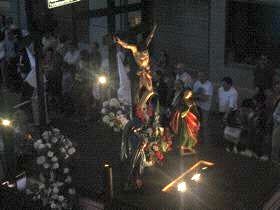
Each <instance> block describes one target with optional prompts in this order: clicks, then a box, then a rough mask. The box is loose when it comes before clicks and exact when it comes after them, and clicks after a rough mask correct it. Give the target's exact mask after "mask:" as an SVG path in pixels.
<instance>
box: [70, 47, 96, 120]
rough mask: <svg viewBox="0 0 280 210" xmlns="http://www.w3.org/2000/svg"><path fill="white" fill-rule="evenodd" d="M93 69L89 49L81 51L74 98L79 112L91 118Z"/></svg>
mask: <svg viewBox="0 0 280 210" xmlns="http://www.w3.org/2000/svg"><path fill="white" fill-rule="evenodd" d="M91 76H92V74H91V69H90V65H89V53H88V51H87V50H82V51H81V53H80V61H79V65H78V68H77V74H76V77H75V85H74V100H75V105H76V111H77V114H78V115H79V116H80V117H84V118H85V119H89V118H88V117H89V113H90V108H91V90H92V80H91V78H92V77H91Z"/></svg>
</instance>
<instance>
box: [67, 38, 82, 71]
mask: <svg viewBox="0 0 280 210" xmlns="http://www.w3.org/2000/svg"><path fill="white" fill-rule="evenodd" d="M79 58H80V52H79V50H78V49H77V47H76V46H75V44H74V43H72V44H70V46H69V48H68V50H67V51H66V53H65V56H64V62H65V63H67V64H68V65H70V67H71V68H72V70H73V69H74V68H75V66H76V65H77V64H78V62H79Z"/></svg>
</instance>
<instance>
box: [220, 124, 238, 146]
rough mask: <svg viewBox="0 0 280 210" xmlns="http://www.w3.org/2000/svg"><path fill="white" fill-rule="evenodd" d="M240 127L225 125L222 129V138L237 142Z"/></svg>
mask: <svg viewBox="0 0 280 210" xmlns="http://www.w3.org/2000/svg"><path fill="white" fill-rule="evenodd" d="M241 132H242V129H241V128H235V127H231V126H226V127H225V129H224V139H225V140H227V141H229V142H232V143H235V144H237V143H238V142H239V141H240V136H241Z"/></svg>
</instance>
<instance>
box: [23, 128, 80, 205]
mask: <svg viewBox="0 0 280 210" xmlns="http://www.w3.org/2000/svg"><path fill="white" fill-rule="evenodd" d="M41 137H42V138H41V139H39V140H37V141H36V142H35V143H34V144H33V147H34V149H35V151H36V154H37V158H36V168H37V169H38V171H39V173H38V174H37V176H35V177H34V178H31V179H29V185H28V188H27V189H26V194H27V195H30V196H32V199H33V200H41V201H42V203H43V205H44V206H48V207H50V208H51V209H59V210H60V209H61V210H62V209H72V206H73V201H74V198H75V194H76V192H75V189H74V188H73V187H72V177H71V175H70V168H69V166H68V163H69V162H68V161H69V160H70V159H71V157H72V156H73V155H74V154H75V152H76V148H75V147H74V146H73V144H72V142H71V141H70V140H69V139H68V138H67V137H65V136H63V135H62V134H61V133H60V130H58V129H56V128H55V129H52V130H50V131H45V132H44V133H43V134H42V135H41Z"/></svg>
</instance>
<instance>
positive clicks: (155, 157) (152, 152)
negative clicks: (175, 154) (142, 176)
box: [136, 127, 172, 166]
mask: <svg viewBox="0 0 280 210" xmlns="http://www.w3.org/2000/svg"><path fill="white" fill-rule="evenodd" d="M136 132H137V133H138V134H139V136H140V137H141V138H142V139H147V141H146V145H145V147H144V152H145V161H146V166H152V165H154V164H155V163H158V164H159V165H161V164H162V163H163V161H164V153H166V152H169V151H170V150H171V149H172V136H171V134H170V131H169V129H168V128H163V127H154V128H153V127H142V128H140V129H138V130H136Z"/></svg>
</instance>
